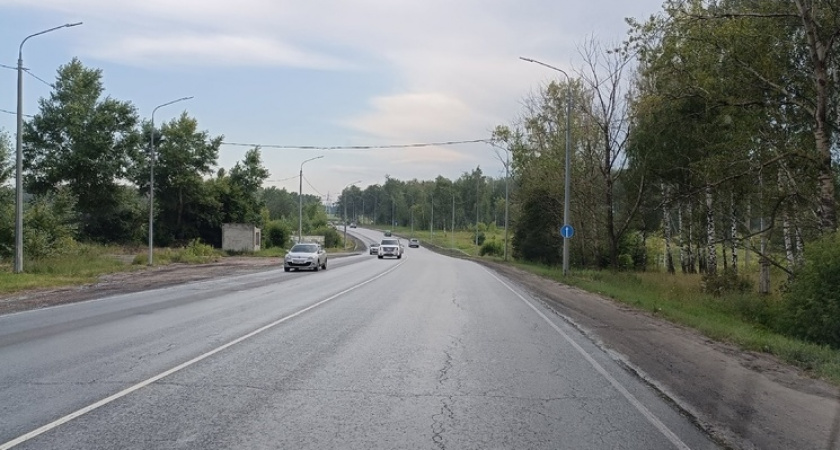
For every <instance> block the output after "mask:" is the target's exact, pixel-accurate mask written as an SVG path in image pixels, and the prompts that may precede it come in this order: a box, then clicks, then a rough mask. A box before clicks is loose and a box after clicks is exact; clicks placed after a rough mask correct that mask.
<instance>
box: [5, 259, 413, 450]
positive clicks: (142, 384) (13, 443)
mask: <svg viewBox="0 0 840 450" xmlns="http://www.w3.org/2000/svg"><path fill="white" fill-rule="evenodd" d="M403 264H404V262H400V263H399V264H397V265H395V266H394V267H392V268H390V269H388V270H386V271H385V272H382V273H380V274H379V275H376V276H375V277H373V278H370V279H368V280H366V281H363V282H361V283H359V284H356V285H354V286H352V287H350V288H347V289H345V290H343V291H341V292H339V293H337V294H334V295H332V296H330V297H327V298H325V299H323V300H321V301H319V302H318V303H315V304H313V305H310V306H307V307H306V308H303V309H301V310H300V311H297V312H295V313H293V314H290V315H288V316H285V317H283V318H280V319H277V320H275V321H274V322H271V323H270V324H268V325H265V326H263V327H260V328H258V329H256V330H254V331H252V332H250V333H248V334H246V335H244V336H241V337H239V338H236V339H234V340H232V341H230V342H228V343H227V344H224V345H221V346H219V347H216V348H215V349H213V350H210V351H209V352H207V353H204V354H201V355H199V356H196V357H195V358H193V359H191V360H189V361H187V362H184V363H181V364H179V365H177V366H175V367H173V368H171V369H169V370H167V371H165V372H162V373H160V374H158V375H155V376H153V377H151V378H149V379H147V380H144V381H141V382H139V383H137V384H135V385H134V386H131V387H129V388H126V389H123V390H122V391H120V392H117V393H116V394H114V395H111V396H109V397H106V398H103V399H102V400H99V401H98V402H96V403H93V404H91V405H88V406H85V407H84V408H81V409H79V410H76V411H74V412H72V413H70V414H68V415H66V416H64V417H62V418H60V419H57V420H55V421H53V422H50V423H48V424H46V425H44V426H42V427H40V428H37V429H35V430H32V431H30V432H29V433H26V434H24V435H21V436H18V437H17V438H15V439H12V440H11V441H9V442H6V443H4V444H2V445H0V450H8V449H10V448H12V447H15V446H17V445H20V444H22V443H24V442H26V441H28V440H30V439H32V438H34V437H36V436H39V435H41V434H43V433H46V432H47V431H50V430H52V429H54V428H56V427H58V426H59V425H63V424H65V423H67V422H70V421H71V420H73V419H76V418H77V417H80V416H83V415H85V414H87V413H89V412H91V411H93V410H95V409H97V408H99V407H100V406H104V405H107V404H108V403H111V402H113V401H114V400H117V399H120V398H122V397H125V396H126V395H128V394H131V393H132V392H135V391H137V390H140V389H142V388H144V387H146V386H148V385H150V384H152V383H154V382H156V381H159V380H161V379H163V378H165V377H168V376H169V375H172V374H173V373H175V372H178V371H180V370H183V369H186V368H187V367H189V366H192V365H193V364H195V363H197V362H199V361H201V360H204V359H207V358H209V357H211V356H213V355H215V354H216V353H219V352H221V351H223V350H226V349H228V348H229V347H232V346H234V345H236V344H238V343H240V342H242V341H244V340H246V339H248V338H251V337H254V336H256V335H258V334H260V333H262V332H263V331H266V330H268V329H271V328H273V327H275V326H277V325H280V324H281V323H283V322H285V321H287V320H289V319H293V318H295V317H297V316H299V315H301V314H303V313H305V312H307V311H310V310H312V309H315V308H317V307H319V306H321V305H323V304H324V303H327V302H329V301H331V300H335V299H336V298H338V297H341V296H342V295H344V294H346V293H348V292H351V291H355V290H356V289H358V288H360V287H362V286H364V285H366V284H368V283H371V282H373V281H375V280H377V279H379V278H382V277H384V276H385V275H387V274H389V273H391V272H393V271H395V270H397V268H398V267H400V266H401V265H403Z"/></svg>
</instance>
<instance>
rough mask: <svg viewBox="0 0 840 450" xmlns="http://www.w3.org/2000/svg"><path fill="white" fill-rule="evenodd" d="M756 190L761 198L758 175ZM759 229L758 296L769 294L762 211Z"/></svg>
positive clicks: (760, 185)
mask: <svg viewBox="0 0 840 450" xmlns="http://www.w3.org/2000/svg"><path fill="white" fill-rule="evenodd" d="M758 189H759V192H760V193H761V197H762V198H763V197H764V195H763V193H764V179H763V177H762V174H761V173H759V174H758ZM759 227H760V228H761V231H762V233H761V244H760V251H761V257H760V259H759V264H760V268H759V271H758V293H759V294H769V293H770V261H767V257H766V256H764V255H766V254H767V232H766V231H764V211H762V212H761V223H760V225H759Z"/></svg>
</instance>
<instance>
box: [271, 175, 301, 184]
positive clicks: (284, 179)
mask: <svg viewBox="0 0 840 450" xmlns="http://www.w3.org/2000/svg"><path fill="white" fill-rule="evenodd" d="M298 176H299V175H294V176H291V177H288V178H281V179H279V180H265V182H266V183H279V182H281V181H289V180H292V179H294V178H297V177H298Z"/></svg>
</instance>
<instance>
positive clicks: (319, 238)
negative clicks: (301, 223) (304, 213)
mask: <svg viewBox="0 0 840 450" xmlns="http://www.w3.org/2000/svg"><path fill="white" fill-rule="evenodd" d="M291 240H292V244H297V243H298V237H297V236H292V237H291ZM303 242H314V243H316V244H321V246H323V245H324V236H304V237H303Z"/></svg>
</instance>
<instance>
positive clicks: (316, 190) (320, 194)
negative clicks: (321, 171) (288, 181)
mask: <svg viewBox="0 0 840 450" xmlns="http://www.w3.org/2000/svg"><path fill="white" fill-rule="evenodd" d="M303 181H306V184H308V185H309V187H311V188H312V190H313V191H315V193H316V194H318V195H319V196H321V197H324V194H322V193H320V192H319V191H318V189H315V186H312V183H310V182H309V180H308V179H307V178H306V177H303Z"/></svg>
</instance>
